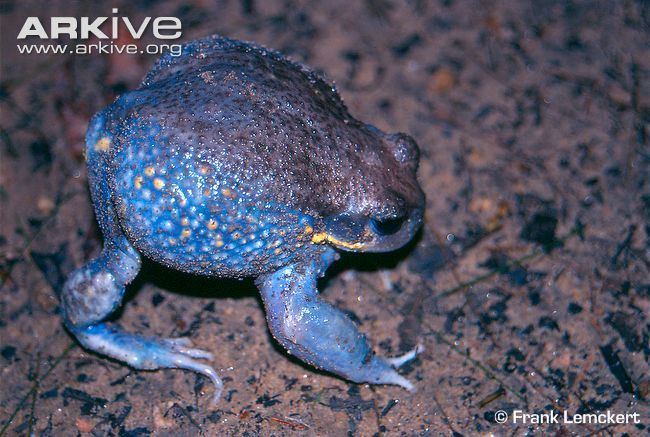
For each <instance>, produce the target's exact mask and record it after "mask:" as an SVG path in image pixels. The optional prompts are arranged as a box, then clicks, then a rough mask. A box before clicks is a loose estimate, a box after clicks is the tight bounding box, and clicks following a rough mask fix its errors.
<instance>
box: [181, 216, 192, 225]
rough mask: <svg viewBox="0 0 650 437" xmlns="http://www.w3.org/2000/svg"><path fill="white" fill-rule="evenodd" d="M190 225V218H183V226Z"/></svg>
mask: <svg viewBox="0 0 650 437" xmlns="http://www.w3.org/2000/svg"><path fill="white" fill-rule="evenodd" d="M189 225H190V221H189V220H188V218H187V217H183V218H181V226H189Z"/></svg>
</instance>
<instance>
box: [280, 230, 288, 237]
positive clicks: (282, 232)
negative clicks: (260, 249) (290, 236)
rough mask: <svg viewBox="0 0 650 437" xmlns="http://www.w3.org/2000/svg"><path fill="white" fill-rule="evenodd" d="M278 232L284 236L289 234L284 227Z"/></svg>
mask: <svg viewBox="0 0 650 437" xmlns="http://www.w3.org/2000/svg"><path fill="white" fill-rule="evenodd" d="M278 234H280V236H281V237H284V236H285V235H287V232H286V231H285V230H284V229H281V230H280V232H278Z"/></svg>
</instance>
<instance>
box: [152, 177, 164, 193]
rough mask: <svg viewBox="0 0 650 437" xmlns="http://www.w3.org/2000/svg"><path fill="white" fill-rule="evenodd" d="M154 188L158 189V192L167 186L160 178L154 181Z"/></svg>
mask: <svg viewBox="0 0 650 437" xmlns="http://www.w3.org/2000/svg"><path fill="white" fill-rule="evenodd" d="M153 186H154V187H156V189H157V190H161V189H162V187H164V186H165V181H163V180H162V179H160V178H156V179H154V180H153Z"/></svg>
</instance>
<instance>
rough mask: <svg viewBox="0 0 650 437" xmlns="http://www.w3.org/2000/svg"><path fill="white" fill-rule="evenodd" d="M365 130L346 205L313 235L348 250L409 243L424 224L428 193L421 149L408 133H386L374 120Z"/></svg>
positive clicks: (383, 248)
mask: <svg viewBox="0 0 650 437" xmlns="http://www.w3.org/2000/svg"><path fill="white" fill-rule="evenodd" d="M365 132H366V133H367V137H366V139H367V141H365V142H364V143H366V144H365V145H364V144H358V145H357V155H358V156H359V161H358V163H357V165H358V166H359V168H358V169H357V172H356V173H355V175H356V176H355V177H351V178H350V186H349V187H348V190H349V195H348V196H346V199H347V201H346V202H345V208H344V210H343V211H340V212H337V213H334V214H331V215H329V216H327V217H326V218H325V219H324V228H325V231H324V232H320V233H316V234H314V236H313V239H312V240H313V241H314V242H324V241H327V242H328V243H330V244H332V245H333V246H335V247H337V248H339V249H342V250H348V251H359V252H388V251H392V250H396V249H399V248H400V247H402V246H404V245H405V244H406V243H408V242H409V241H410V240H411V239H412V238H413V236H414V235H415V233H416V232H417V231H418V229H419V228H420V226H421V225H422V218H423V212H424V193H423V192H422V189H421V188H420V185H419V184H418V181H417V175H416V173H417V169H418V163H419V159H420V151H419V149H418V145H417V144H416V142H415V141H414V140H413V138H411V137H410V136H408V135H406V134H403V133H396V134H384V133H383V132H381V131H380V130H379V129H377V128H375V127H374V126H371V125H366V129H365Z"/></svg>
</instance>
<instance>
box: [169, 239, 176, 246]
mask: <svg viewBox="0 0 650 437" xmlns="http://www.w3.org/2000/svg"><path fill="white" fill-rule="evenodd" d="M168 241H169V244H171V245H172V246H175V245H176V239H175V238H170V239H169V240H168Z"/></svg>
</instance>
